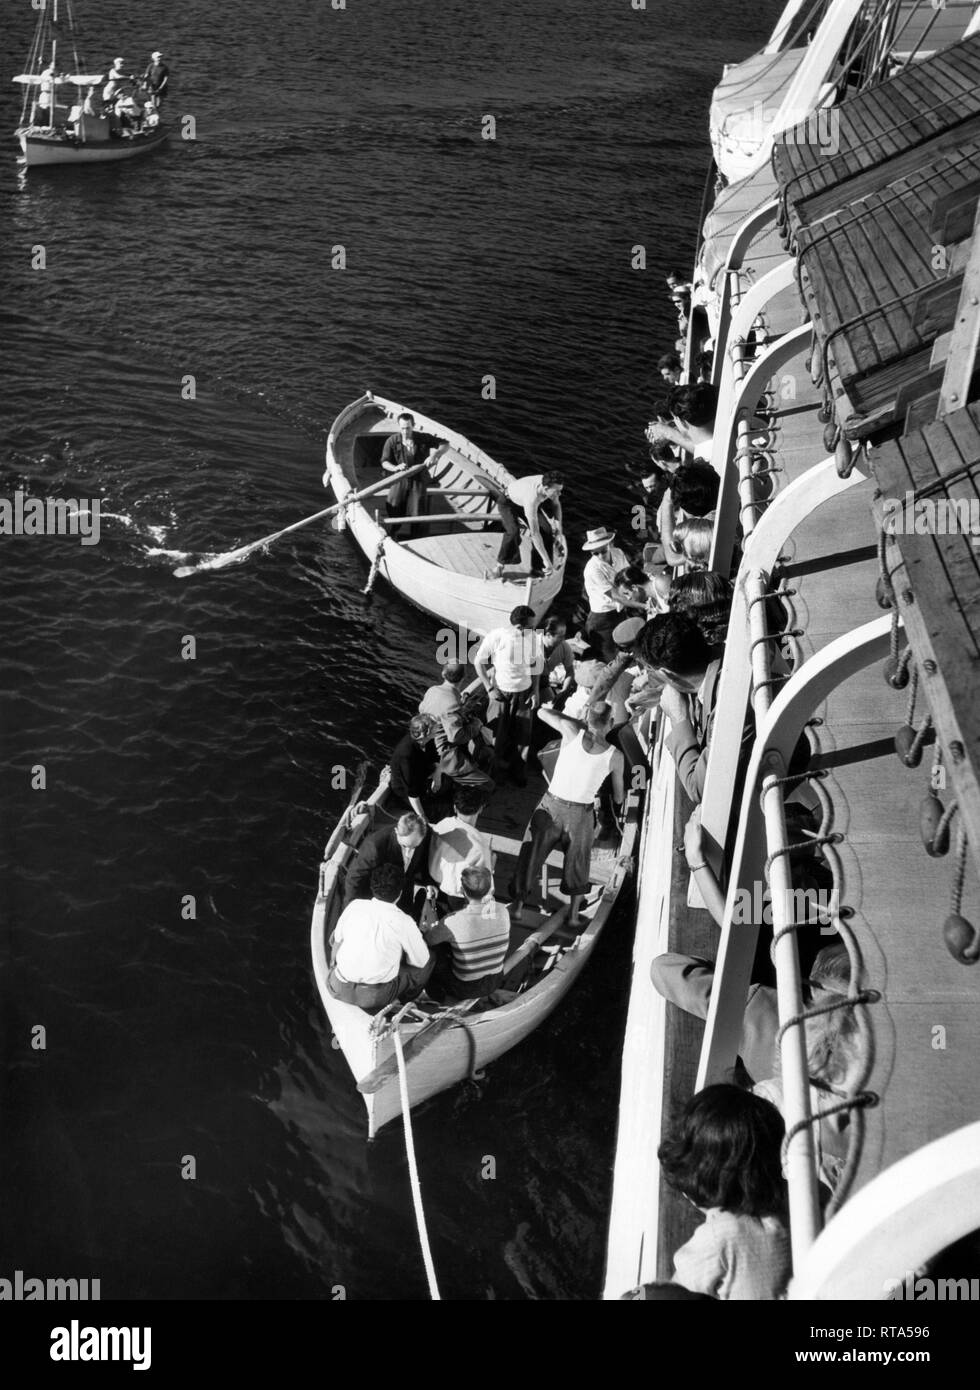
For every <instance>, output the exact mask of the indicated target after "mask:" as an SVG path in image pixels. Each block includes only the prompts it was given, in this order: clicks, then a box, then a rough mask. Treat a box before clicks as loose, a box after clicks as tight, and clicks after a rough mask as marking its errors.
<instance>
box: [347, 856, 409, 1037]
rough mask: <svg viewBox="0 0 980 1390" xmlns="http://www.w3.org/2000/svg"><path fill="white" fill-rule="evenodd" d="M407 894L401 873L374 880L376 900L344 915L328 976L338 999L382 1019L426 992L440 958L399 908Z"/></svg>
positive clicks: (385, 869) (387, 869)
mask: <svg viewBox="0 0 980 1390" xmlns="http://www.w3.org/2000/svg"><path fill="white" fill-rule="evenodd" d="M401 892H402V873H401V871H400V870H399V869H398V868H396V867H395V865H394V864H379V865H378V866H377V868H376V869H375V870H374V872H373V873H372V875H371V897H370V898H369V899H364V898H355V899H354V900H353V901H352V902H349V903H348V904H347V906H346V907H345V908H344V910H343V912H342V913H341V914H340V917H339V919H338V921H337V925H336V927H335V928H334V932H333V936H332V937H331V941H330V947H331V949H330V973H329V974H328V975H327V988H328V989H329V991H330V993H331V994H332V995H333V997H334V998H335V999H340V1000H342V1001H343V1002H344V1003H345V1004H356V1005H357V1007H358V1008H360V1009H366V1010H367V1011H368V1012H369V1013H377V1011H378V1010H379V1009H383V1008H384V1006H385V1005H386V1004H391V1003H394V1001H395V1000H396V999H401V1000H408V999H414V998H415V996H416V995H417V994H419V993H420V992H421V990H422V987H423V985H424V984H425V982H426V980H427V979H428V978H429V976H430V975H431V974H432V970H433V967H434V966H435V958H434V957H433V956H432V955H430V953H429V948H428V947H427V946H426V944H425V940H424V939H423V936H422V933H421V932H420V931H419V929H418V927H417V926H416V925H415V923H414V922H413V921H412V919H411V917H409V915H408V914H407V913H406V912H403V911H402V910H401V908H400V907H398V906H397V901H398V898H399V897H400V895H401Z"/></svg>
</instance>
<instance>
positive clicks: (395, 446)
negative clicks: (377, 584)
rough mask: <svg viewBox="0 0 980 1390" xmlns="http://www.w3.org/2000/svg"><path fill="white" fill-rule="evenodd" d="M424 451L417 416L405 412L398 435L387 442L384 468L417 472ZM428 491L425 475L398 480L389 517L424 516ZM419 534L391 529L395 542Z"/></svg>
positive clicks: (389, 503)
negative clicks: (418, 432) (416, 466)
mask: <svg viewBox="0 0 980 1390" xmlns="http://www.w3.org/2000/svg"><path fill="white" fill-rule="evenodd" d="M424 447H425V446H424V443H423V441H422V438H421V436H420V435H417V434H416V433H415V416H414V415H411V414H409V412H408V411H405V412H404V413H403V414H401V415H399V417H398V433H397V434H390V435H389V436H388V438H387V439H386V440H385V445H384V448H383V449H382V451H381V467H382V468H383V469H384V471H385V472H386V473H403V472H404V471H405V469H406V468H414V467H415V465H416V464H417V463H421V462H422V456H423V449H424ZM435 453H436V450H435V449H432V450H430V452H429V458H431V457H432V456H433V455H434V454H435ZM428 491H429V479H428V475H427V474H426V473H424V472H423V473H416V474H415V475H414V476H413V477H411V478H402V479H398V480H397V481H396V482H394V483H392V486H391V490H390V491H389V493H388V501H387V514H388V516H424V515H425V513H426V511H427V510H428V505H429V503H428ZM418 532H419V528H417V527H412V526H411V525H410V524H405V525H402V526H391V527H389V528H388V534H389V536H391V538H392V540H409V539H411V538H412V536H413V535H415V534H418ZM423 534H424V533H423Z"/></svg>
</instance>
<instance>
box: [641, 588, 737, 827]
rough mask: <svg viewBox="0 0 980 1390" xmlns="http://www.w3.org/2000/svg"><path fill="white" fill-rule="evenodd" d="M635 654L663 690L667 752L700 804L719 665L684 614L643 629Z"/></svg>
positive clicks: (659, 619) (669, 616) (655, 620)
mask: <svg viewBox="0 0 980 1390" xmlns="http://www.w3.org/2000/svg"><path fill="white" fill-rule="evenodd" d="M637 650H638V653H639V656H640V658H641V660H642V661H643V663H644V665H646V666H648V667H650V668H651V670H653V671H654V672H657V673H659V675H660V676H661V677H662V678H663V680H664V682H665V684H664V689H663V694H662V695H661V697H660V708H661V709H662V710H663V712H664V714H666V716H667V718H668V719H669V720H670V733H669V734H668V735H667V738H666V746H667V748H668V750H669V752H670V754H671V757H672V758H673V759H674V763H675V766H676V768H677V775H678V777H679V778H680V779H681V782H682V783H683V785H684V789H685V791H686V792H687V794H688V796H689V797H690V798H691V800H692V801H694V802H699V801H700V800H701V795H702V793H703V791H704V778H705V773H706V771H707V764H708V746H709V744H710V742H711V734H712V730H713V728H714V721H715V712H716V711H715V701H716V699H717V696H718V679H719V676H720V674H721V661H720V659H719V658H718V657H714V656H712V653H711V649H710V648H709V647H708V644H707V642H706V641H705V640H704V636H703V635H702V632H701V629H700V628H699V627H698V625H697V623H695V622H694V621H693V620H692V619H691V618H689V617H688V616H687V615H686V614H684V613H660V614H658V615H657V617H655V618H651V619H650V621H649V622H648V623H647V625H646V627H645V628H644V629H643V632H642V635H641V638H640V640H639V642H638V645H637Z"/></svg>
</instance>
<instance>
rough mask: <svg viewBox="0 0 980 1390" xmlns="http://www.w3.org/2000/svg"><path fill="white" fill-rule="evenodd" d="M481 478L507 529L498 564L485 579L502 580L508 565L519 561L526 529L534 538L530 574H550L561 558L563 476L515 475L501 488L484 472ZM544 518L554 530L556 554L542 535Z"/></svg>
mask: <svg viewBox="0 0 980 1390" xmlns="http://www.w3.org/2000/svg"><path fill="white" fill-rule="evenodd" d="M481 477H482V479H483V482H484V485H485V487H486V489H487V491H488V492H489V493H490V495H491V496H492V497H493V498H494V500H495V502H496V504H497V511H498V513H499V514H500V520H501V522H502V523H503V528H504V536H503V540H502V541H501V542H500V550H499V551H498V553H497V563H496V565H495V566H494V567H493V569H492V570H488V571H487V572H486V578H488V579H499V578H500V577H501V576H502V574H503V572H504V566H505V565H513V564H516V563H517V562H518V561H519V560H520V558H521V532H522V531H527V532H528V534H529V535H530V537H531V547H532V549H531V573H532V574H534V573H540V574H544V575H548V574H551V572H552V570H553V568H554V565H555V564H556V563H557V560H558V555H557V549H558V545H559V543H560V537H561V535H562V516H561V491H562V488H563V487H564V485H565V480H564V478H563V477H562V475H561V474H560V473H532V474H531V475H530V476H528V477H525V478H512V479H511V481H510V482H509V483H508V484H507V487H506V488H501V487H500V486H499V484H497V483H495V482H494V480H493V479H492V478H490V477H489V476H488V475H487V474H485V473H483V474H481ZM546 508H547V510H546ZM542 517H544V518H545V520H546V521H547V522H548V526H549V528H550V530H551V536H552V550H553V552H555V553H554V554H549V553H548V547H547V546H546V545H545V543H544V538H543V536H542V534H541V518H542Z"/></svg>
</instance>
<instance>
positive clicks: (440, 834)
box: [429, 786, 493, 907]
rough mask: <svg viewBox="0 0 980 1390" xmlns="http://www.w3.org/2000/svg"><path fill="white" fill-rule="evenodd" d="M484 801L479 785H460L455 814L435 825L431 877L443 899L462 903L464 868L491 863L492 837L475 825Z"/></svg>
mask: <svg viewBox="0 0 980 1390" xmlns="http://www.w3.org/2000/svg"><path fill="white" fill-rule="evenodd" d="M485 805H486V797H485V795H484V794H483V792H482V791H481V790H480V788H479V787H467V786H462V787H457V788H456V793H455V796H454V798H453V814H452V815H451V816H447V817H446V818H445V819H444V820H441V821H436V823H435V824H434V825H433V827H432V841H431V849H430V851H429V877H430V878H431V880H432V882H433V883H434V884H435V885H436V887H437V889H438V891H439V894H440V895H441V899H442V901H443V903H449V904H450V905H451V906H454V907H462V906H463V904H464V897H463V887H462V873H463V870H464V869H470V868H485V869H489V868H490V866H491V863H492V858H493V855H492V852H491V848H490V837H489V836H488V835H485V834H484V833H483V831H482V830H477V828H476V823H477V821H478V820H479V818H480V812H481V811H482V810H483V808H484V806H485Z"/></svg>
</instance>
